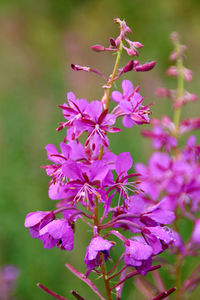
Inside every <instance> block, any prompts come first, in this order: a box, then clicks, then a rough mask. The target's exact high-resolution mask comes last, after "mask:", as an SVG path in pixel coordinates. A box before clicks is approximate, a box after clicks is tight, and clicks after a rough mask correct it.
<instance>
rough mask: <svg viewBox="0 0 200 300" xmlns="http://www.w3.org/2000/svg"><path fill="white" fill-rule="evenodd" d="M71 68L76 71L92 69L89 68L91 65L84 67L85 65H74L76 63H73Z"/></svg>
mask: <svg viewBox="0 0 200 300" xmlns="http://www.w3.org/2000/svg"><path fill="white" fill-rule="evenodd" d="M71 68H72V69H73V70H74V71H85V72H90V71H91V68H89V67H84V66H79V65H74V64H71Z"/></svg>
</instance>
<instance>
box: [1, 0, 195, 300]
mask: <svg viewBox="0 0 200 300" xmlns="http://www.w3.org/2000/svg"><path fill="white" fill-rule="evenodd" d="M199 16H200V2H199V0H190V1H188V0H176V1H174V0H167V1H160V0H123V1H122V0H73V1H70V0H57V1H55V0H41V1H35V0H18V1H12V0H0V172H1V178H0V192H1V193H0V195H1V200H0V267H3V266H5V265H7V264H14V265H16V266H17V267H18V268H19V269H20V277H19V279H18V284H17V288H16V293H15V296H16V299H18V300H35V299H41V300H47V299H50V296H48V295H45V294H44V293H43V292H42V291H41V290H39V288H37V287H36V283H37V282H41V283H43V284H44V285H46V286H48V287H49V288H51V289H52V290H55V291H57V292H59V293H60V294H62V295H63V296H66V297H69V298H70V297H71V296H70V293H69V290H70V289H72V288H76V287H78V290H79V292H80V293H82V294H83V295H85V296H86V297H88V298H87V299H96V298H95V295H93V294H92V293H91V292H90V291H89V288H87V287H86V285H85V284H83V283H82V282H80V281H79V280H78V279H76V278H75V277H74V275H73V274H70V273H69V271H68V270H67V269H66V268H65V266H64V263H65V262H70V263H71V264H72V265H74V266H75V267H77V268H78V269H79V270H82V271H84V263H83V257H84V254H85V248H86V246H87V242H88V236H89V235H88V231H87V228H85V227H84V226H77V229H76V238H75V250H74V251H73V252H72V253H68V252H61V251H59V249H52V250H44V249H43V247H42V244H41V242H40V241H38V240H34V239H32V238H31V237H30V235H29V232H28V230H25V229H24V225H23V223H24V218H25V215H26V214H27V213H28V212H30V211H35V210H51V209H52V208H53V207H55V206H54V205H55V202H54V203H53V202H52V201H50V200H49V199H48V195H47V191H48V180H49V178H48V177H47V176H46V175H45V172H44V171H43V170H42V169H40V166H41V165H45V164H46V153H45V149H44V147H45V145H46V144H47V143H54V144H55V145H59V142H60V141H61V140H62V139H63V134H64V132H59V133H56V131H55V129H56V127H57V123H58V122H59V121H61V120H62V116H61V111H60V110H59V109H58V108H57V104H62V103H63V102H64V101H65V97H66V92H68V91H73V92H74V93H75V94H76V95H77V97H81V98H84V97H85V98H88V99H90V100H93V99H99V98H100V97H101V96H102V88H101V86H102V84H103V82H101V80H100V81H99V78H98V77H96V76H95V75H92V74H82V73H81V72H80V73H76V72H73V71H71V69H70V63H72V62H73V63H77V64H80V65H90V66H93V67H96V68H99V69H100V70H102V71H105V73H107V74H109V73H110V72H111V70H112V68H113V57H112V56H111V55H108V54H97V53H93V52H92V51H91V50H90V48H89V47H90V46H91V45H92V44H96V43H100V44H104V45H107V44H108V38H109V37H110V36H114V37H115V36H116V35H117V34H118V27H117V26H116V25H115V24H114V23H113V22H112V19H113V18H114V17H120V18H122V19H123V18H124V19H126V21H127V24H128V25H129V26H130V27H131V28H132V29H133V39H134V40H138V41H140V42H142V43H143V44H144V45H145V47H144V48H143V49H142V50H141V51H140V59H141V62H145V61H148V60H156V61H157V67H156V68H155V69H154V70H153V71H152V72H150V73H142V74H140V73H137V74H136V73H131V74H129V75H128V78H129V79H131V80H132V81H133V83H134V85H138V84H140V85H141V94H142V95H144V96H145V97H146V103H149V102H152V101H156V100H155V96H154V90H155V88H156V87H158V86H163V85H164V84H166V85H168V86H169V87H171V88H173V87H174V86H175V82H174V80H172V79H169V78H166V77H165V75H164V73H165V70H166V68H167V67H168V65H169V62H168V54H169V52H170V51H171V44H170V41H169V34H170V33H171V32H172V31H178V32H179V33H180V35H181V37H182V41H183V42H184V43H185V44H186V45H187V46H188V52H187V54H188V57H187V62H186V66H189V67H191V68H192V69H193V73H194V80H193V81H192V83H190V84H188V87H189V90H190V91H191V92H195V93H197V94H199V95H200V85H199V76H200V63H199V53H200V38H199V36H200V17H199ZM127 60H128V57H126V58H125V59H124V63H125V62H127ZM118 87H119V88H120V85H119V86H118ZM199 109H200V106H199V104H198V103H197V104H191V105H190V106H188V107H187V108H186V109H185V110H184V114H185V116H186V115H189V114H190V115H193V116H198V115H199ZM152 110H153V116H154V117H156V116H158V115H160V114H161V113H162V114H164V113H165V114H166V113H167V112H169V114H170V115H171V114H172V110H171V106H170V103H168V102H167V101H165V100H160V101H159V100H158V101H156V105H154V106H153V108H152ZM140 130H141V127H135V128H133V129H131V130H124V131H123V133H120V134H117V135H115V136H113V137H112V142H111V145H112V149H113V151H115V152H116V153H119V152H122V151H130V152H131V153H132V156H133V159H134V161H135V162H136V161H144V162H146V161H147V159H148V156H149V155H150V153H151V151H152V150H151V143H150V142H149V141H144V140H143V139H142V138H141V136H140ZM183 225H184V224H183ZM183 228H184V231H185V232H186V235H187V233H188V232H189V230H191V228H190V226H188V225H187V224H186V225H185V227H183ZM197 260H198V258H197ZM197 260H196V261H197ZM196 261H195V260H192V262H190V265H188V264H187V263H186V264H185V265H184V272H183V276H184V277H186V276H187V274H188V273H189V272H190V269H191V268H192V267H193V264H195V262H196ZM165 280H166V285H167V286H168V287H170V283H171V282H172V278H170V276H168V274H165ZM132 285H133V282H132V280H130V281H129V283H127V285H126V288H125V293H124V299H133V297H136V298H137V299H143V298H142V296H134V295H136V294H135V292H133V289H131V288H132ZM199 292H200V290H199V289H198V290H197V291H196V292H195V293H193V294H192V296H191V299H199V298H198V294H199ZM0 299H1V295H0ZM70 299H71V298H70Z"/></svg>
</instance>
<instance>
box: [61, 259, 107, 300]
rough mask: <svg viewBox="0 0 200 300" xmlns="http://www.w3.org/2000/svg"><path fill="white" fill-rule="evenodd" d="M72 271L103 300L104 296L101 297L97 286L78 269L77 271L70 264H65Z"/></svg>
mask: <svg viewBox="0 0 200 300" xmlns="http://www.w3.org/2000/svg"><path fill="white" fill-rule="evenodd" d="M65 266H66V267H67V268H68V269H69V270H70V271H71V272H72V273H74V275H76V276H77V277H78V278H80V279H81V280H82V281H84V282H85V283H86V284H87V285H88V286H89V287H90V288H91V289H92V290H93V292H94V293H95V294H97V295H98V296H99V298H100V299H101V300H105V298H103V297H102V296H101V294H100V293H99V291H98V289H97V287H96V286H95V285H94V283H93V282H92V281H91V280H90V279H89V278H87V277H86V276H85V275H84V274H82V273H80V272H79V271H77V270H76V269H75V268H74V267H72V266H71V265H70V264H66V265H65Z"/></svg>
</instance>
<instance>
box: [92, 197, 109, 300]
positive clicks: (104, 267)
mask: <svg viewBox="0 0 200 300" xmlns="http://www.w3.org/2000/svg"><path fill="white" fill-rule="evenodd" d="M94 213H95V215H94V225H95V226H97V232H98V233H100V228H99V220H98V199H97V197H96V199H95V209H94ZM100 257H101V261H102V265H101V271H102V275H103V281H104V285H105V290H106V294H107V299H108V300H112V296H111V291H110V285H109V280H108V278H107V275H106V263H105V259H104V254H103V253H102V252H100Z"/></svg>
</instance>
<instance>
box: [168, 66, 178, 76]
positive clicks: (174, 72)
mask: <svg viewBox="0 0 200 300" xmlns="http://www.w3.org/2000/svg"><path fill="white" fill-rule="evenodd" d="M166 73H167V75H169V76H173V77H177V76H178V70H177V67H175V66H171V67H169V69H168V70H167V71H166Z"/></svg>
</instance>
